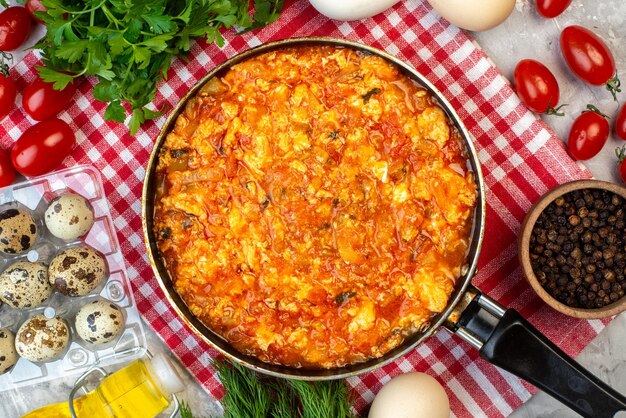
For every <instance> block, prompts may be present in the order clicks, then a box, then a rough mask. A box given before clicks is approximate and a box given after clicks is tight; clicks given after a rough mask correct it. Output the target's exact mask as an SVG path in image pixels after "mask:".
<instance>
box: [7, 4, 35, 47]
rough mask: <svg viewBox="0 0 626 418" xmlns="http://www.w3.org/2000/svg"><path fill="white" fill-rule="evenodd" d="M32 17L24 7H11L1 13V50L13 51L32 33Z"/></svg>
mask: <svg viewBox="0 0 626 418" xmlns="http://www.w3.org/2000/svg"><path fill="white" fill-rule="evenodd" d="M31 24H32V19H31V18H30V15H29V14H28V12H27V11H26V9H25V8H23V7H9V8H8V9H5V10H4V11H3V12H2V13H0V51H13V50H14V49H17V48H19V47H20V45H22V43H23V42H24V41H25V40H26V38H28V35H29V34H30V27H31Z"/></svg>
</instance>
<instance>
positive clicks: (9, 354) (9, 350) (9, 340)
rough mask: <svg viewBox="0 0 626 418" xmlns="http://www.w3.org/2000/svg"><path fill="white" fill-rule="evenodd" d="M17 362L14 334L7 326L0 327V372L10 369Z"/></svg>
mask: <svg viewBox="0 0 626 418" xmlns="http://www.w3.org/2000/svg"><path fill="white" fill-rule="evenodd" d="M15 363H17V353H16V352H15V335H13V333H12V332H11V330H10V329H8V328H0V374H4V373H6V372H8V371H9V370H11V368H12V367H13V366H15Z"/></svg>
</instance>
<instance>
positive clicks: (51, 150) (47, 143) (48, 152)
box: [11, 119, 76, 177]
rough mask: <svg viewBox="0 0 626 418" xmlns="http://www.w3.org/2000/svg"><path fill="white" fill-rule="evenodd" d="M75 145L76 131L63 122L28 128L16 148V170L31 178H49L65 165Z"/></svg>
mask: <svg viewBox="0 0 626 418" xmlns="http://www.w3.org/2000/svg"><path fill="white" fill-rule="evenodd" d="M75 143H76V137H75V136H74V131H72V128H70V126H69V125H68V124H67V123H65V122H63V121H62V120H59V119H48V120H45V121H43V122H39V123H37V124H35V125H33V126H31V127H30V128H28V129H27V130H26V131H25V132H24V133H23V134H22V136H21V137H20V138H19V139H18V140H17V141H16V142H15V144H13V148H12V149H11V160H12V161H13V167H15V169H16V170H17V171H18V172H20V173H21V174H23V175H25V176H29V177H32V176H39V175H42V174H46V173H48V172H50V171H52V170H54V169H55V168H57V167H58V165H59V164H61V162H63V160H64V159H65V157H67V156H68V155H69V154H70V152H71V151H72V148H73V147H74V144H75Z"/></svg>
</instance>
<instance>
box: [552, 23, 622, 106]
mask: <svg viewBox="0 0 626 418" xmlns="http://www.w3.org/2000/svg"><path fill="white" fill-rule="evenodd" d="M561 52H562V53H563V57H564V58H565V62H567V65H568V66H569V68H570V69H571V70H572V72H573V73H574V74H576V75H577V76H578V77H579V78H580V79H581V80H583V81H585V82H587V83H589V84H591V85H594V86H601V85H603V84H605V85H606V88H607V89H608V90H609V91H610V92H611V94H612V95H613V98H614V99H615V100H617V95H616V94H617V93H618V92H620V91H621V90H620V88H619V85H620V82H619V79H618V78H617V74H616V72H615V58H613V54H612V53H611V50H609V47H608V46H606V44H605V43H604V41H603V40H602V39H600V38H599V37H598V36H597V35H596V34H595V33H593V32H591V31H590V30H589V29H586V28H583V27H582V26H576V25H574V26H568V27H566V28H565V29H563V32H561Z"/></svg>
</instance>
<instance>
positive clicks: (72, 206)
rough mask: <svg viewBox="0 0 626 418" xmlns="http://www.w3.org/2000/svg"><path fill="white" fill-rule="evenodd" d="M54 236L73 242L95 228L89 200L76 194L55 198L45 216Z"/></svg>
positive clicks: (47, 225) (66, 194)
mask: <svg viewBox="0 0 626 418" xmlns="http://www.w3.org/2000/svg"><path fill="white" fill-rule="evenodd" d="M44 220H45V222H46V227H47V228H48V231H50V233H51V234H52V235H54V236H55V237H57V238H60V239H62V240H65V241H72V240H75V239H77V238H79V237H82V236H83V235H85V234H86V233H87V232H89V230H90V229H91V227H92V226H93V222H94V219H93V210H92V209H91V205H89V202H87V200H86V199H85V198H84V197H82V196H80V195H77V194H74V193H65V194H62V195H60V196H58V197H55V198H54V199H53V200H52V202H50V206H48V209H46V213H45V215H44Z"/></svg>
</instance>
